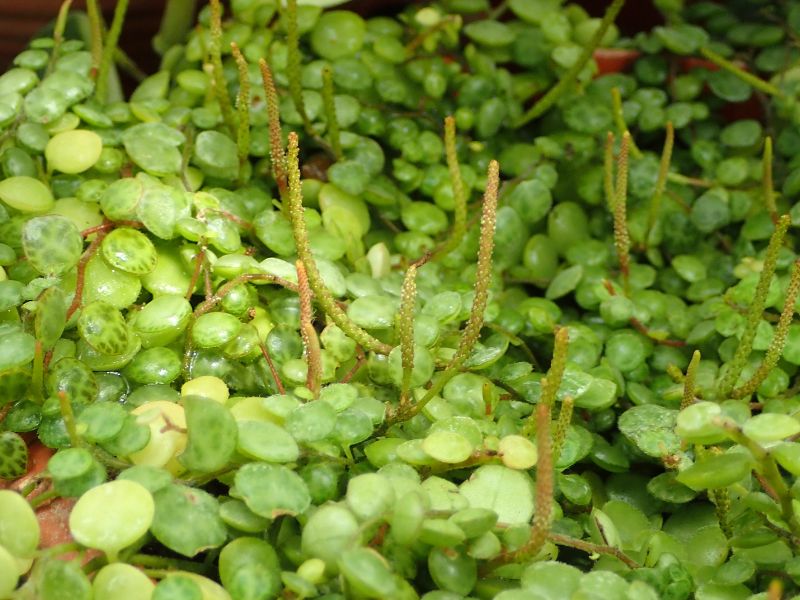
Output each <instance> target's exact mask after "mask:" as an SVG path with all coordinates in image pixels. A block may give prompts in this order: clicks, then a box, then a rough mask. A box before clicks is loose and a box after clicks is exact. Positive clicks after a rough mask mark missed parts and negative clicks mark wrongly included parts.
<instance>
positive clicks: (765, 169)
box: [761, 136, 778, 223]
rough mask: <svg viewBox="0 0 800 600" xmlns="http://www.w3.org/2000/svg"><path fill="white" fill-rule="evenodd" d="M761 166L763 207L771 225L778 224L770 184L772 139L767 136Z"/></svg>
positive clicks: (773, 193) (776, 209)
mask: <svg viewBox="0 0 800 600" xmlns="http://www.w3.org/2000/svg"><path fill="white" fill-rule="evenodd" d="M761 165H762V169H761V171H762V178H761V181H762V184H763V186H762V194H763V196H764V206H765V207H766V209H767V210H768V211H769V216H770V218H771V219H772V222H773V223H777V222H778V208H777V207H776V206H775V190H774V189H773V185H774V184H773V182H772V138H771V137H770V136H767V139H765V140H764V156H763V158H762V161H761Z"/></svg>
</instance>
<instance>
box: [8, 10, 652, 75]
mask: <svg viewBox="0 0 800 600" xmlns="http://www.w3.org/2000/svg"><path fill="white" fill-rule="evenodd" d="M100 1H101V4H102V6H103V10H104V14H105V16H106V21H107V22H110V21H111V15H112V13H113V8H114V4H115V2H114V0H100ZM610 1H611V0H579V1H578V4H580V5H581V6H583V7H584V8H585V9H586V10H587V11H588V12H589V13H590V14H592V15H593V16H601V15H602V14H603V11H604V10H605V7H606V6H607V5H608V4H609V3H610ZM203 3H204V0H198V5H202V4H203ZM164 4H165V2H164V0H130V4H129V8H128V14H127V17H126V19H125V27H124V29H123V34H122V40H121V46H122V47H123V48H124V49H125V50H126V51H127V52H128V54H129V55H130V56H131V57H133V59H134V60H135V61H136V62H137V63H138V64H139V65H140V66H141V67H142V68H143V69H144V70H145V71H146V72H148V73H150V72H153V71H154V70H155V69H156V67H157V65H158V57H157V56H156V54H155V52H154V51H153V49H152V47H151V44H150V40H151V39H152V37H153V35H155V33H156V31H157V30H158V25H159V22H160V19H161V12H162V10H163V8H164ZM407 4H409V0H353V1H352V2H349V3H347V4H345V5H344V6H342V7H341V8H347V9H350V10H355V11H357V12H359V13H361V14H363V15H375V14H386V13H392V12H393V11H396V10H397V9H399V8H401V7H403V6H405V5H407ZM60 5H61V1H60V0H0V70H1V71H5V70H6V69H7V68H8V67H9V65H10V64H11V61H12V60H13V58H14V56H16V54H18V53H19V52H20V51H21V50H23V49H24V48H25V45H26V44H27V42H28V40H30V38H31V37H32V36H33V35H34V34H35V33H36V32H37V31H38V30H39V29H40V28H41V27H43V26H45V25H46V24H47V23H48V22H50V21H51V20H52V19H54V18H55V17H56V14H57V13H58V9H59V7H60ZM72 6H73V8H84V7H85V0H74V1H73V4H72ZM658 22H659V15H658V12H657V11H656V10H655V9H654V8H653V5H652V2H651V0H628V2H627V3H626V6H625V7H624V8H623V10H622V13H621V14H620V16H619V18H618V19H617V24H618V25H619V27H620V29H621V30H622V31H623V33H625V34H627V35H631V34H633V33H636V32H637V31H643V30H647V29H650V28H651V27H652V26H653V25H655V24H657V23H658Z"/></svg>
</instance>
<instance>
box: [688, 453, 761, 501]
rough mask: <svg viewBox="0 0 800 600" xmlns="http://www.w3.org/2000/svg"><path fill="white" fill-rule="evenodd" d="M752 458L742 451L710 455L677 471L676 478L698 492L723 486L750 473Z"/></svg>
mask: <svg viewBox="0 0 800 600" xmlns="http://www.w3.org/2000/svg"><path fill="white" fill-rule="evenodd" d="M752 468H753V460H752V458H751V457H750V456H748V455H747V454H743V453H733V452H729V453H728V454H720V455H717V456H710V457H708V458H706V459H705V460H703V461H702V462H697V463H695V464H693V465H692V466H691V467H689V468H688V469H685V470H683V471H681V472H680V473H678V476H677V477H676V479H677V480H678V481H679V482H680V483H682V484H683V485H685V486H687V487H690V488H691V489H693V490H695V491H696V492H699V491H701V490H713V489H717V488H724V487H727V486H729V485H732V484H734V483H736V482H737V481H740V480H741V479H743V478H745V477H746V476H748V475H749V474H750V469H752Z"/></svg>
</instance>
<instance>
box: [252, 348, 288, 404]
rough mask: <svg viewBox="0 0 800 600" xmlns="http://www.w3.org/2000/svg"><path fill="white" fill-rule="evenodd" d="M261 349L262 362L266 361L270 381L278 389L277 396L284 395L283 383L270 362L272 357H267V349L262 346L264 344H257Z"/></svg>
mask: <svg viewBox="0 0 800 600" xmlns="http://www.w3.org/2000/svg"><path fill="white" fill-rule="evenodd" d="M259 347H260V348H261V354H262V355H263V356H264V360H266V361H267V366H268V367H269V371H270V373H271V374H272V379H273V381H275V387H276V388H277V389H278V393H279V394H285V393H286V388H285V387H283V382H282V381H281V378H280V375H278V370H277V369H276V368H275V363H273V362H272V357H271V356H270V355H269V352H268V351H267V347H266V346H265V345H264V342H261V343H260V344H259Z"/></svg>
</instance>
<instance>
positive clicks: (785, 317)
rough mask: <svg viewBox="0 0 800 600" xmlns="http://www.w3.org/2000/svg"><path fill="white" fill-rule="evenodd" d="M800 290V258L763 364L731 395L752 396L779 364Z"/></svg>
mask: <svg viewBox="0 0 800 600" xmlns="http://www.w3.org/2000/svg"><path fill="white" fill-rule="evenodd" d="M798 291H800V260H796V261H795V262H794V266H793V267H792V275H791V279H790V280H789V287H788V288H787V290H786V299H785V300H784V303H783V311H781V316H780V319H779V320H778V325H777V327H776V328H775V334H774V335H773V337H772V343H770V345H769V348H768V349H767V353H766V355H765V356H764V360H763V361H761V365H759V367H758V369H757V370H756V372H755V373H753V376H752V377H751V378H750V379H749V380H748V381H747V383H745V384H743V385H742V386H741V387H738V388H736V389H734V390H733V391H732V392H731V396H733V397H734V398H745V397H747V396H750V395H751V394H752V393H753V392H755V391H756V389H757V388H758V386H759V385H761V383H762V382H763V381H764V380H765V379H766V378H767V375H769V374H770V372H771V371H772V369H774V368H775V366H776V365H777V364H778V360H779V359H780V357H781V354H782V353H783V346H784V344H785V343H786V336H787V334H788V333H789V326H790V325H791V324H792V319H793V318H794V313H795V303H796V302H797V294H798Z"/></svg>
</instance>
